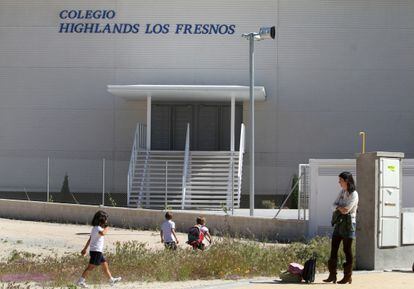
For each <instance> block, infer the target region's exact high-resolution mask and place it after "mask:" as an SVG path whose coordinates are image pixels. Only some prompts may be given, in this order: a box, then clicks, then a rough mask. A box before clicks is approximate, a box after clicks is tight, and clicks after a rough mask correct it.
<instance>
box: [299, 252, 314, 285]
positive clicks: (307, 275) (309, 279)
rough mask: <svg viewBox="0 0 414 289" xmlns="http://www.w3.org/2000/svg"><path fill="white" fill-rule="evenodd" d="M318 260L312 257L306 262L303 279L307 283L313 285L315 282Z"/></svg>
mask: <svg viewBox="0 0 414 289" xmlns="http://www.w3.org/2000/svg"><path fill="white" fill-rule="evenodd" d="M315 271H316V258H314V257H312V258H310V259H309V260H308V261H306V262H305V266H304V267H303V273H302V279H303V280H304V281H305V282H306V283H313V282H314V281H315Z"/></svg>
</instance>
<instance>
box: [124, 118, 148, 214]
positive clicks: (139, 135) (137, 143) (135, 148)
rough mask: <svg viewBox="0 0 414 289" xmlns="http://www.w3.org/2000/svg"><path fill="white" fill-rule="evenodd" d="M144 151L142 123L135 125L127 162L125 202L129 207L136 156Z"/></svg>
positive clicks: (144, 128)
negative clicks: (129, 156)
mask: <svg viewBox="0 0 414 289" xmlns="http://www.w3.org/2000/svg"><path fill="white" fill-rule="evenodd" d="M145 149H146V126H145V124H142V123H137V126H136V129H135V133H134V143H133V145H132V150H131V158H130V161H129V168H128V176H127V181H128V187H127V195H128V196H127V198H128V199H127V202H128V206H129V201H130V197H131V192H132V182H133V180H134V174H135V167H136V165H135V162H136V160H137V154H138V152H139V151H142V150H145Z"/></svg>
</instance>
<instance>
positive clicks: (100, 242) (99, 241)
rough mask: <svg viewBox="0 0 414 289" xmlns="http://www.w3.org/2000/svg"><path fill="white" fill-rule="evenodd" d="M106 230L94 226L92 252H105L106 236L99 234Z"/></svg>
mask: <svg viewBox="0 0 414 289" xmlns="http://www.w3.org/2000/svg"><path fill="white" fill-rule="evenodd" d="M103 230H104V229H103V228H102V227H101V226H94V227H93V228H92V230H91V243H90V245H89V246H90V251H95V252H103V247H104V236H102V235H101V234H99V232H102V231H103Z"/></svg>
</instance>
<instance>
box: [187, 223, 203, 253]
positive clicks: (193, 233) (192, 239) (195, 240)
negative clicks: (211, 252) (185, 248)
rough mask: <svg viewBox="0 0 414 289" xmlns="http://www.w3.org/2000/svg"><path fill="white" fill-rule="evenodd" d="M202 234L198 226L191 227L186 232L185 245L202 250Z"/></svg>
mask: <svg viewBox="0 0 414 289" xmlns="http://www.w3.org/2000/svg"><path fill="white" fill-rule="evenodd" d="M203 240H204V234H203V232H201V230H200V226H197V225H196V226H193V227H191V228H190V229H189V230H188V241H187V244H188V245H190V246H192V247H193V249H202V248H201V247H203Z"/></svg>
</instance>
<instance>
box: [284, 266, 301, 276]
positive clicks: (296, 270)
mask: <svg viewBox="0 0 414 289" xmlns="http://www.w3.org/2000/svg"><path fill="white" fill-rule="evenodd" d="M288 272H290V273H292V274H295V275H299V276H302V275H303V266H302V265H301V264H298V263H290V264H289V267H288Z"/></svg>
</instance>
